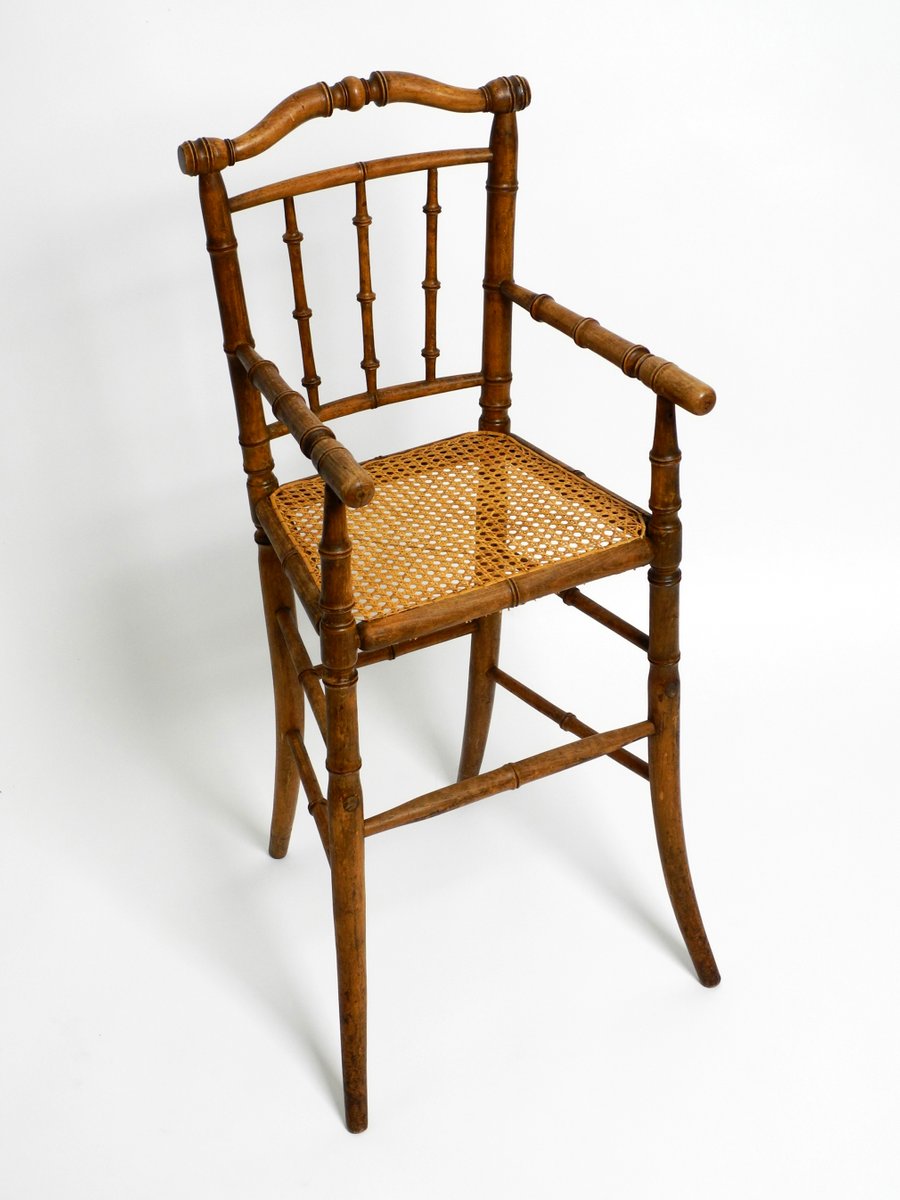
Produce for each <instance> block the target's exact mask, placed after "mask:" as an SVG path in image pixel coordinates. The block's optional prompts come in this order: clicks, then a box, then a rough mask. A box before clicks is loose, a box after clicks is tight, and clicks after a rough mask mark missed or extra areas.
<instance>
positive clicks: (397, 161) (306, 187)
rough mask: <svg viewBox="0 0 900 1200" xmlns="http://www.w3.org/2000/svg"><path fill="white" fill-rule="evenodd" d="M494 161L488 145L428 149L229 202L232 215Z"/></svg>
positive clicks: (300, 178) (302, 178) (312, 175)
mask: <svg viewBox="0 0 900 1200" xmlns="http://www.w3.org/2000/svg"><path fill="white" fill-rule="evenodd" d="M490 161H491V151H490V150H489V148H488V147H487V146H477V147H473V148H472V149H469V150H426V151H423V152H422V153H420V154H395V155H393V156H392V157H390V158H373V159H371V160H370V161H369V162H356V163H347V164H346V166H342V167H329V168H327V169H326V170H324V171H309V172H307V173H306V174H305V175H296V176H294V178H293V179H282V180H281V181H280V182H279V183H269V184H266V186H265V187H261V188H254V189H253V190H252V191H250V192H240V193H239V194H238V195H236V196H232V197H231V198H230V199H229V201H228V207H229V208H230V209H231V211H232V212H241V211H242V210H244V209H247V208H255V207H256V205H258V204H268V203H269V202H270V201H271V200H287V199H288V197H290V196H304V195H306V194H307V193H309V192H321V191H324V190H325V189H326V188H333V187H340V186H341V185H342V184H345V183H360V182H362V181H363V180H364V179H384V178H386V177H387V176H389V175H407V174H409V173H410V172H411V171H428V170H430V169H432V168H435V167H460V166H467V165H469V164H470V163H486V162H490Z"/></svg>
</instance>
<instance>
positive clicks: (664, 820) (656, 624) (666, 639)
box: [648, 398, 719, 987]
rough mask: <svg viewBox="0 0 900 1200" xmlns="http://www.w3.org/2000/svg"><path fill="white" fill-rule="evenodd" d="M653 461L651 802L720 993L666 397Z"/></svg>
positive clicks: (677, 888) (692, 948) (690, 929)
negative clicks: (683, 719) (695, 760)
mask: <svg viewBox="0 0 900 1200" xmlns="http://www.w3.org/2000/svg"><path fill="white" fill-rule="evenodd" d="M650 461H651V463H652V484H651V495H650V509H651V514H652V515H651V518H650V524H649V529H648V535H649V537H650V539H651V541H652V543H653V548H654V551H653V562H652V564H651V567H650V573H649V578H650V648H649V651H648V657H649V660H650V678H649V684H648V701H649V712H648V716H649V719H650V720H651V721H652V722H653V724H654V726H655V729H656V732H655V733H654V734H653V735H652V736H651V737H650V738H649V739H648V761H649V768H650V795H651V800H652V803H653V819H654V822H655V825H656V840H657V844H658V846H659V856H660V859H661V861H662V868H663V874H664V876H665V880H666V887H667V888H668V891H669V898H670V900H671V902H672V908H673V909H674V911H675V918H676V920H677V921H678V927H679V929H680V930H681V935H682V937H683V938H684V941H685V945H686V946H687V949H688V953H689V954H690V956H691V961H692V962H693V964H694V968H695V970H696V972H697V977H698V978H699V980H700V982H701V983H702V984H703V985H704V987H715V985H716V984H717V983H718V982H719V969H718V967H717V966H716V961H715V959H714V958H713V953H712V950H711V949H710V945H709V942H708V941H707V937H706V931H705V930H704V928H703V920H702V918H701V916H700V909H699V908H698V906H697V898H696V896H695V894H694V885H693V882H692V880H691V871H690V867H689V865H688V858H687V848H686V846H685V840H684V825H683V822H682V816H681V783H680V769H679V713H680V681H679V673H678V660H679V657H680V654H679V644H678V591H679V582H680V580H681V571H680V569H679V564H680V561H681V522H680V520H679V518H678V510H679V508H680V507H681V499H680V496H679V492H678V466H679V463H680V461H681V454H680V452H679V449H678V441H677V435H676V428H675V409H674V406H673V404H672V403H671V401H668V400H663V399H662V398H660V399H658V401H657V418H656V434H655V437H654V441H653V449H652V451H651V453H650Z"/></svg>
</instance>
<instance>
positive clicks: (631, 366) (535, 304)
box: [500, 274, 716, 416]
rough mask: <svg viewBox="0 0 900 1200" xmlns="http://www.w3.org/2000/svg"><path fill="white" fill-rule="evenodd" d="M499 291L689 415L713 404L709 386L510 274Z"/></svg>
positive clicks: (538, 318) (713, 400)
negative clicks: (525, 286) (514, 281)
mask: <svg viewBox="0 0 900 1200" xmlns="http://www.w3.org/2000/svg"><path fill="white" fill-rule="evenodd" d="M500 291H501V293H502V294H503V295H504V296H506V297H507V298H508V299H510V300H513V301H514V302H515V303H516V304H518V305H519V306H520V307H521V308H524V309H526V310H527V311H528V312H529V313H530V314H531V315H532V317H534V319H535V321H544V322H546V323H547V324H548V325H552V326H553V328H554V329H559V330H560V331H561V332H562V333H567V334H568V335H569V337H570V338H571V339H572V340H573V341H574V343H575V345H576V346H584V347H585V348H586V349H587V350H593V351H594V353H595V354H599V355H600V357H601V358H605V359H606V360H607V362H611V363H614V364H615V365H616V366H617V367H619V368H620V370H622V371H624V372H625V374H626V375H631V376H633V377H635V378H637V379H639V380H640V381H641V383H643V384H646V386H647V387H648V388H650V389H651V390H652V391H654V392H656V393H657V395H659V396H664V397H665V398H666V399H667V400H671V401H673V403H675V404H679V405H680V406H681V407H682V408H684V409H687V411H688V412H690V413H694V414H695V415H697V416H703V414H704V413H708V412H709V411H710V410H711V409H712V407H713V405H714V404H715V402H716V393H715V392H714V391H713V390H712V388H711V387H710V386H709V384H708V383H704V382H703V381H702V380H701V379H695V378H694V376H693V375H688V373H687V371H682V369H681V367H676V366H675V364H674V363H671V362H668V361H667V360H666V359H664V358H660V357H659V356H658V355H656V354H651V353H650V351H649V350H648V349H647V347H646V346H639V345H637V344H636V343H635V342H629V341H627V340H626V339H625V338H623V337H619V335H618V334H616V333H610V331H609V330H608V329H604V328H603V326H602V325H600V324H599V323H598V322H597V321H595V320H594V318H593V317H582V316H580V315H579V314H578V313H577V312H573V311H572V310H571V309H570V308H563V306H562V305H561V304H557V303H556V301H555V300H554V299H553V297H552V296H548V295H546V294H542V295H538V294H537V293H536V292H530V291H529V290H528V288H523V287H519V285H518V284H517V283H513V282H512V275H511V274H510V275H509V276H508V277H507V278H506V279H504V280H503V281H502V282H501V283H500Z"/></svg>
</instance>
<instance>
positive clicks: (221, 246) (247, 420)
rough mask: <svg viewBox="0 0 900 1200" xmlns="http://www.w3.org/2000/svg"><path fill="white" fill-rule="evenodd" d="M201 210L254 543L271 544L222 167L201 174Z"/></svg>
mask: <svg viewBox="0 0 900 1200" xmlns="http://www.w3.org/2000/svg"><path fill="white" fill-rule="evenodd" d="M199 182H200V208H201V210H202V212H203V225H204V228H205V229H206V248H207V250H208V251H209V258H210V264H211V266H212V273H213V282H214V283H215V288H216V299H217V300H218V302H219V316H220V318H221V322H222V334H223V336H224V339H225V340H224V350H225V354H226V357H227V359H228V370H229V373H230V375H231V388H232V391H233V393H234V404H235V409H236V410H237V420H238V439H239V441H240V445H241V452H242V455H243V461H244V473H245V474H246V476H247V497H248V499H249V501H250V513H251V515H252V517H253V522H254V525H255V526H256V534H255V536H256V541H257V542H259V543H260V545H266V544H268V540H269V539H268V538H267V537H266V535H265V534H264V533H263V531H262V529H261V528H260V525H259V520H258V518H257V516H256V506H257V504H259V502H260V500H262V499H263V497H264V496H267V495H268V494H269V493H270V492H274V491H275V489H276V488H277V487H278V480H277V478H276V477H275V473H274V467H275V464H274V462H273V460H272V453H271V449H270V446H269V433H268V430H267V428H266V417H265V411H264V409H263V404H262V398H261V396H260V394H259V392H258V391H257V390H256V388H255V387H254V386H253V384H252V383H251V382H250V379H249V377H248V375H247V372H246V370H245V369H244V367H243V366H242V364H241V363H240V362H239V361H238V358H237V355H236V353H235V352H236V350H237V348H238V346H240V345H248V346H252V345H253V344H254V343H253V335H252V334H251V332H250V318H249V317H248V315H247V302H246V300H245V298H244V285H243V282H242V280H241V268H240V264H239V262H238V253H237V246H238V244H237V238H236V237H235V235H234V225H233V223H232V220H231V213H230V211H229V209H228V194H227V192H226V190H225V184H224V183H223V181H222V175H221V172H219V171H210V172H208V173H207V174H204V175H201V176H200V181H199Z"/></svg>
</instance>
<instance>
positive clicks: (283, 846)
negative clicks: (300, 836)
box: [269, 835, 290, 858]
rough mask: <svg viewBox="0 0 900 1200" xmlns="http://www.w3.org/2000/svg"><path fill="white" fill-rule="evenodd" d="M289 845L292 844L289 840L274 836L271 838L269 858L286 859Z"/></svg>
mask: <svg viewBox="0 0 900 1200" xmlns="http://www.w3.org/2000/svg"><path fill="white" fill-rule="evenodd" d="M289 844H290V839H289V838H286V837H275V836H274V835H273V836H272V837H271V838H269V857H270V858H284V856H285V855H286V854H287V852H288V846H289Z"/></svg>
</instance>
